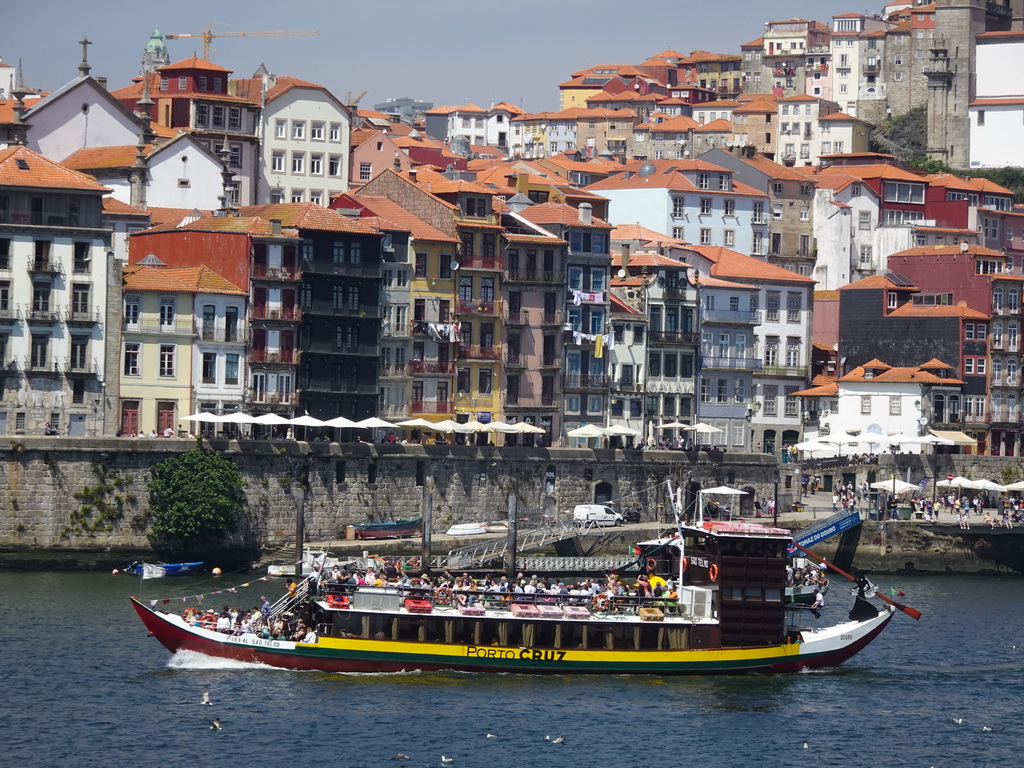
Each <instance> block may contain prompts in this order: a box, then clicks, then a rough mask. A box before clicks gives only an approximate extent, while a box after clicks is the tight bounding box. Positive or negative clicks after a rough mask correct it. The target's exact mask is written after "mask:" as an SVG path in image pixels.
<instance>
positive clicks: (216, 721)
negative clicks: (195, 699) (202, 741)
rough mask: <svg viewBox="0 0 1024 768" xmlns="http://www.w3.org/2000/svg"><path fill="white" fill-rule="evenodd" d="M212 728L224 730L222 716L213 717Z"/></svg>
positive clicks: (212, 729)
mask: <svg viewBox="0 0 1024 768" xmlns="http://www.w3.org/2000/svg"><path fill="white" fill-rule="evenodd" d="M210 730H211V731H221V730H224V729H223V728H221V727H220V718H219V717H215V718H213V722H212V723H210Z"/></svg>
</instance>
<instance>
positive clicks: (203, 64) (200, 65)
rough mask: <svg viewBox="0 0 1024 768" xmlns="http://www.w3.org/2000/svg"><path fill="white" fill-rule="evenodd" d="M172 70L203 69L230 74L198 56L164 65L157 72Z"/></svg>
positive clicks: (228, 70)
mask: <svg viewBox="0 0 1024 768" xmlns="http://www.w3.org/2000/svg"><path fill="white" fill-rule="evenodd" d="M173 69H205V70H208V71H210V72H228V73H230V72H232V70H230V69H225V68H224V67H221V66H218V65H217V64H214V63H213V62H212V61H207V60H206V59H200V58H199V57H198V56H195V55H193V56H189V57H188V58H187V59H182V60H181V61H175V62H174V63H172V64H164V65H163V66H162V67H157V68H156V71H157V72H166V71H168V70H173Z"/></svg>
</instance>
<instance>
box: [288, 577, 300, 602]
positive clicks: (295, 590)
mask: <svg viewBox="0 0 1024 768" xmlns="http://www.w3.org/2000/svg"><path fill="white" fill-rule="evenodd" d="M285 588H286V589H287V590H288V597H290V598H291V597H298V594H299V585H298V584H296V583H295V581H294V579H288V583H287V584H286V585H285Z"/></svg>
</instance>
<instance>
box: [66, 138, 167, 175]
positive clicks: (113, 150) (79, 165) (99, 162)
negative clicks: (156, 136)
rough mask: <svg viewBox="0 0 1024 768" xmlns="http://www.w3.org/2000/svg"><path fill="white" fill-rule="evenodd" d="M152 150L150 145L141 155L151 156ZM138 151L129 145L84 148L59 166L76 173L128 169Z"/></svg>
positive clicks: (133, 162) (152, 147)
mask: <svg viewBox="0 0 1024 768" xmlns="http://www.w3.org/2000/svg"><path fill="white" fill-rule="evenodd" d="M154 149H155V147H154V146H153V145H152V144H150V145H148V146H146V147H145V148H144V149H143V153H144V154H146V155H151V154H152V153H153V151H154ZM138 151H139V150H138V147H134V146H132V145H131V144H126V145H123V146H117V147H84V148H83V149H80V150H78V151H77V152H75V153H74V154H72V155H70V156H68V157H66V158H64V160H63V162H62V163H61V164H62V165H64V166H65V167H67V168H73V169H75V170H76V171H92V170H99V169H101V168H129V167H131V166H132V165H134V164H135V155H136V154H137V153H138Z"/></svg>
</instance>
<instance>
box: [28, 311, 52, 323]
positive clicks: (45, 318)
mask: <svg viewBox="0 0 1024 768" xmlns="http://www.w3.org/2000/svg"><path fill="white" fill-rule="evenodd" d="M25 319H26V320H27V321H28V322H30V323H34V324H36V325H53V324H54V323H59V322H60V320H61V317H60V310H59V309H26V310H25Z"/></svg>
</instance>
